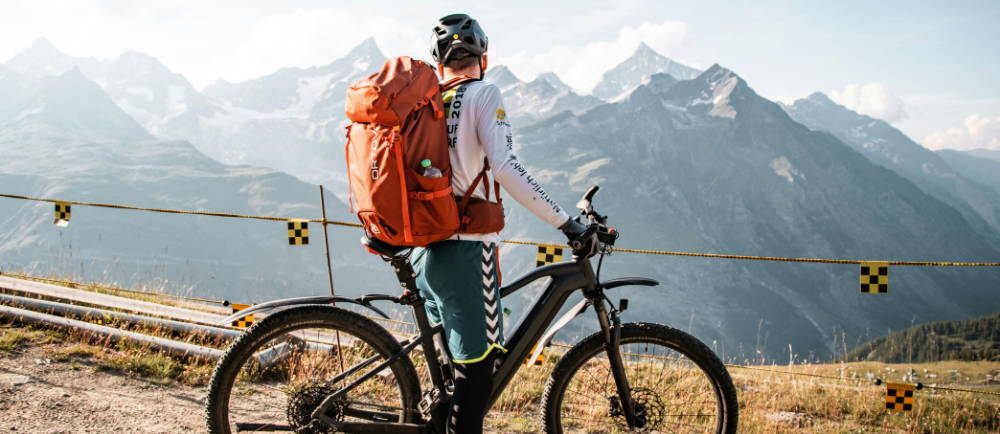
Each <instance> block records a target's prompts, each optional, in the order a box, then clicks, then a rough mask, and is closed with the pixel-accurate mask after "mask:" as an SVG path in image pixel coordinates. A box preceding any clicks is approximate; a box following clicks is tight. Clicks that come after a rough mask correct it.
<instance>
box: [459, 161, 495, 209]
mask: <svg viewBox="0 0 1000 434" xmlns="http://www.w3.org/2000/svg"><path fill="white" fill-rule="evenodd" d="M489 170H490V161H489V160H487V159H486V158H483V170H482V171H480V172H479V175H478V176H476V179H474V180H473V181H472V185H470V186H469V189H468V190H465V194H463V195H462V200H461V201H459V203H458V209H459V213H461V214H464V213H465V207H466V205H468V204H469V199H472V192H474V191H476V187H479V182H480V181H482V182H483V185H486V182H487V181H485V179H486V172H488V171H489ZM493 190H494V191H495V194H496V198H497V203H503V199H501V198H500V182H498V181H497V180H496V177H494V178H493ZM486 200H490V187H489V186H487V187H486Z"/></svg>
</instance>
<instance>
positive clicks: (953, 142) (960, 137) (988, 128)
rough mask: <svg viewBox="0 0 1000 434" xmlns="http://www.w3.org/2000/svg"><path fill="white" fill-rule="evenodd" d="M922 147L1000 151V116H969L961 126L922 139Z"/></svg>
mask: <svg viewBox="0 0 1000 434" xmlns="http://www.w3.org/2000/svg"><path fill="white" fill-rule="evenodd" d="M924 146H927V147H928V148H930V149H960V150H968V149H981V148H982V149H994V150H1000V116H993V117H990V116H983V115H980V114H972V115H969V116H967V117H966V118H965V121H964V122H962V125H961V126H958V127H952V128H948V129H947V130H944V131H939V132H936V133H933V134H931V135H929V136H927V137H926V138H924Z"/></svg>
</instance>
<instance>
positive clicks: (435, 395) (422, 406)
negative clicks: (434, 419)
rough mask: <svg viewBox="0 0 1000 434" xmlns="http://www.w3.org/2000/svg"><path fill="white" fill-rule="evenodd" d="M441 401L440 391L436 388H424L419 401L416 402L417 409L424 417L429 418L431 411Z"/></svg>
mask: <svg viewBox="0 0 1000 434" xmlns="http://www.w3.org/2000/svg"><path fill="white" fill-rule="evenodd" d="M440 401H441V392H439V391H438V390H437V388H434V389H431V390H425V391H424V395H423V396H422V397H421V398H420V402H419V403H417V410H420V414H421V415H422V416H423V417H424V418H425V419H430V417H431V412H432V411H433V410H434V408H435V407H437V404H438V402H440Z"/></svg>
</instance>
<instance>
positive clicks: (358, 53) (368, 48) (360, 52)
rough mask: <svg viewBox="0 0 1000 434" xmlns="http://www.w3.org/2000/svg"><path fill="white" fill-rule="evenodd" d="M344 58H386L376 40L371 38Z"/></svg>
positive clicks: (362, 42)
mask: <svg viewBox="0 0 1000 434" xmlns="http://www.w3.org/2000/svg"><path fill="white" fill-rule="evenodd" d="M344 57H346V58H348V59H358V58H369V59H382V58H385V55H384V54H382V50H380V49H379V48H378V43H376V42H375V38H372V37H369V38H366V39H365V40H364V41H361V43H360V44H358V45H357V46H355V47H354V48H352V49H351V51H349V52H348V53H347V55H346V56H344Z"/></svg>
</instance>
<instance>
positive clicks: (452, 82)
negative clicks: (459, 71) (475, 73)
mask: <svg viewBox="0 0 1000 434" xmlns="http://www.w3.org/2000/svg"><path fill="white" fill-rule="evenodd" d="M470 81H479V79H478V78H472V77H469V76H467V75H459V76H458V77H452V78H449V79H448V80H446V81H444V82H442V83H441V91H442V92H444V91H446V90H448V89H452V88H455V87H458V86H461V85H463V84H465V83H468V82H470Z"/></svg>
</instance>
